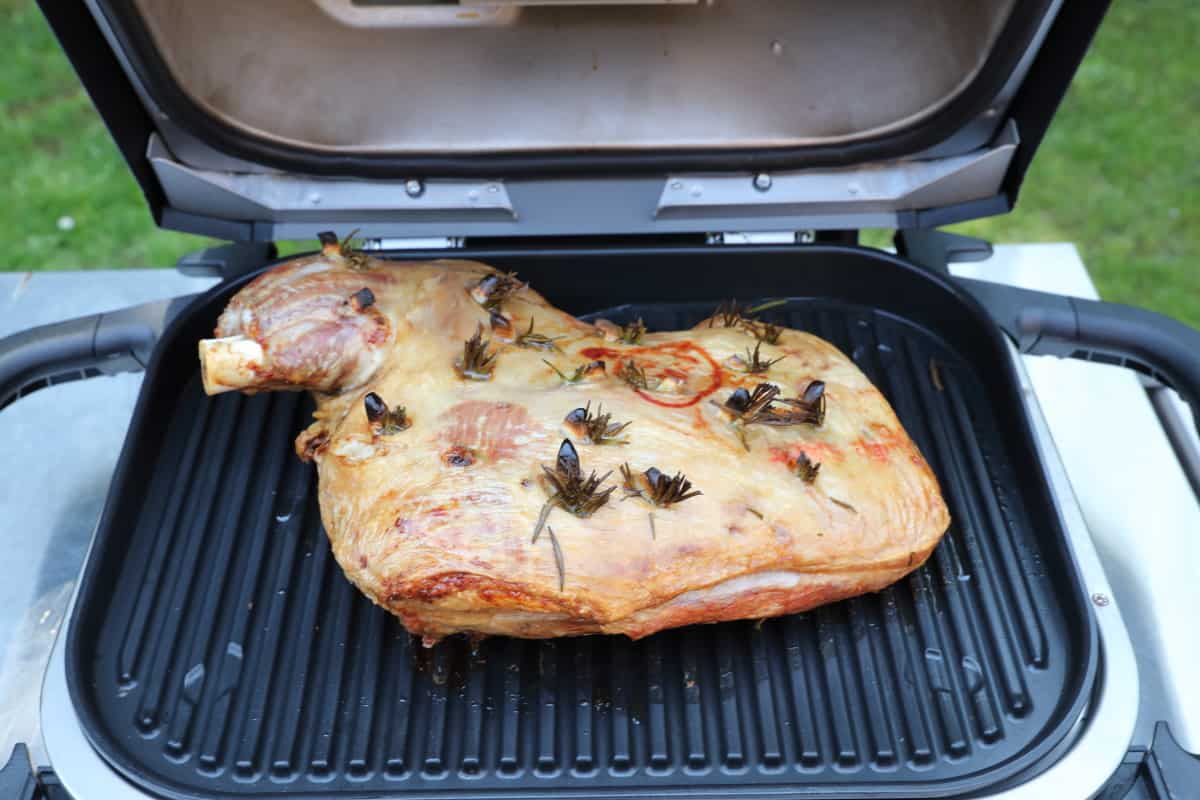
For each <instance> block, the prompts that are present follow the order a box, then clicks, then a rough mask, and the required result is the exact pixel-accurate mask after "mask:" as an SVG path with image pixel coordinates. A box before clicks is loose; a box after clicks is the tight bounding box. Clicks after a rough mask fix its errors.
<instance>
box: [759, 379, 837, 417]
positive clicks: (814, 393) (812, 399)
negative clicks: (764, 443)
mask: <svg viewBox="0 0 1200 800" xmlns="http://www.w3.org/2000/svg"><path fill="white" fill-rule="evenodd" d="M779 402H780V403H783V404H784V405H785V406H787V408H784V409H774V410H773V411H772V413H770V414H769V415H767V418H765V419H763V420H760V421H761V422H762V423H763V424H765V425H815V426H820V425H822V424H824V422H825V382H824V381H811V382H810V383H809V384H808V386H806V387H804V392H803V393H802V394H801V395H800V396H799V397H785V398H783V399H781V400H780V401H779Z"/></svg>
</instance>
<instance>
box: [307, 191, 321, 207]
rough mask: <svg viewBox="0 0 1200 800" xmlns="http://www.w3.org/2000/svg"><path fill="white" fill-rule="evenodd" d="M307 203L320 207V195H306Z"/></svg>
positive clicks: (311, 193) (314, 193)
mask: <svg viewBox="0 0 1200 800" xmlns="http://www.w3.org/2000/svg"><path fill="white" fill-rule="evenodd" d="M308 202H309V203H311V204H312V205H314V206H319V205H321V195H320V194H319V193H317V192H310V193H309V195H308Z"/></svg>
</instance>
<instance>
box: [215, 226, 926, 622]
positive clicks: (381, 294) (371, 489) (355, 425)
mask: <svg viewBox="0 0 1200 800" xmlns="http://www.w3.org/2000/svg"><path fill="white" fill-rule="evenodd" d="M215 335H216V337H217V338H214V339H206V340H204V341H202V342H201V343H200V360H201V365H202V370H203V379H204V388H205V390H206V391H207V392H208V393H209V394H216V393H218V392H224V391H230V390H241V391H246V392H254V391H262V390H268V389H307V390H310V391H311V392H313V395H314V397H315V398H316V403H317V410H316V413H315V415H314V416H315V422H313V424H312V425H311V426H309V428H308V429H307V430H305V431H304V432H303V433H301V434H300V436H299V438H298V439H297V440H296V451H297V454H298V455H299V457H301V458H304V459H311V460H312V461H315V462H316V465H317V469H318V474H319V487H320V488H319V492H320V498H319V499H320V506H321V516H322V520H323V521H324V524H325V529H326V531H327V532H328V534H329V539H330V541H331V543H332V547H333V552H334V555H335V556H336V558H337V560H338V563H339V564H340V565H341V567H342V569H343V570H344V571H345V573H346V575H347V577H349V579H350V580H351V581H353V582H354V583H355V584H356V585H357V586H358V587H359V588H360V589H361V590H362V591H363V592H364V593H365V594H366V595H367V596H368V597H370V598H371V599H372V600H374V601H375V602H376V603H378V604H379V605H381V606H383V607H384V608H386V609H388V610H389V611H391V612H392V613H394V614H396V615H397V616H398V617H399V618H400V619H401V620H402V621H403V623H404V625H405V626H406V627H407V628H408V629H409V630H411V631H413V632H414V633H417V634H420V635H422V636H424V637H425V639H426V641H435V640H437V639H438V638H440V637H442V636H446V635H448V634H451V633H456V632H469V633H474V634H504V635H511V636H522V637H534V638H540V637H551V636H562V635H571V634H586V633H598V632H603V633H624V634H627V635H629V636H632V637H641V636H646V635H648V634H650V633H653V632H655V631H658V630H662V629H663V628H670V627H675V626H680V625H688V624H693V623H701V622H716V621H720V620H730V619H743V618H758V617H770V616H775V615H778V614H784V613H789V612H797V611H803V610H805V609H809V608H812V607H814V606H817V605H821V604H823V603H828V602H831V601H834V600H838V599H841V598H845V597H850V596H853V595H857V594H862V593H864V592H870V591H875V590H878V589H881V588H883V587H885V586H887V585H888V584H890V583H892V582H894V581H895V580H897V579H898V578H900V577H901V576H903V575H905V574H906V573H908V572H909V571H911V570H913V569H915V568H916V567H917V566H919V565H920V564H921V563H922V562H924V561H925V559H926V558H927V557H928V555H929V553H930V551H931V550H932V549H933V547H934V546H935V545H936V544H937V543H938V540H939V539H940V538H941V536H942V534H943V533H944V532H945V530H946V527H947V525H948V522H949V515H948V513H947V510H946V506H945V503H944V502H943V500H942V497H941V494H940V492H939V490H938V485H937V482H936V480H935V478H934V476H933V474H932V473H931V472H930V470H929V467H928V466H927V465H926V463H925V460H924V459H923V458H922V456H921V453H920V452H918V450H917V448H916V446H915V445H914V444H913V442H912V441H911V440H910V439H909V437H908V435H907V434H906V433H905V432H904V430H903V429H902V428H901V426H900V423H899V422H898V421H897V419H896V416H895V414H894V413H893V412H892V409H891V408H890V407H889V406H888V404H887V401H886V400H885V399H884V398H883V396H882V395H881V394H880V393H879V391H878V390H877V389H876V388H875V387H874V386H872V385H871V383H870V382H869V381H868V380H867V378H866V377H865V376H864V375H863V374H862V373H861V372H860V371H859V370H858V369H857V368H856V367H855V366H854V364H853V363H852V362H851V361H850V360H849V359H847V358H846V357H845V356H844V355H843V354H842V353H840V352H839V351H838V350H837V349H836V348H835V347H833V346H832V345H830V344H829V343H827V342H825V341H823V340H821V339H819V338H817V337H816V336H813V335H811V334H808V333H803V332H800V331H795V330H788V329H782V328H778V327H775V326H770V325H766V324H764V323H761V322H756V321H754V320H751V319H748V318H747V317H746V316H745V315H744V314H743V313H742V312H741V311H740V310H739V309H737V308H736V307H731V306H726V307H725V308H723V309H721V312H720V313H718V314H715V315H714V316H713V317H712V318H711V319H709V320H706V321H705V322H703V323H701V324H700V325H699V326H697V327H696V328H694V329H692V330H689V331H680V332H669V333H666V332H647V331H646V330H645V326H643V325H641V324H640V323H634V324H631V325H626V326H619V325H615V324H612V323H599V324H596V325H591V324H587V323H584V322H581V321H580V320H577V319H575V318H574V317H572V316H570V315H568V314H566V313H564V312H562V311H559V310H557V309H555V308H554V307H552V306H551V305H549V304H548V303H547V302H546V301H545V300H544V299H543V298H542V297H541V296H539V295H538V294H537V293H536V291H534V290H533V289H532V288H530V287H529V286H527V285H525V284H524V283H523V282H521V281H520V280H519V278H517V277H516V276H513V275H508V274H505V273H502V272H499V271H497V270H495V269H493V268H491V267H489V266H486V265H484V264H480V263H476V262H470V261H451V260H447V261H436V262H421V263H403V262H385V261H379V260H375V259H372V258H370V257H367V256H366V255H364V254H362V253H359V252H355V251H353V250H351V249H350V248H349V247H347V246H346V245H344V244H341V245H339V244H338V243H337V241H336V239H334V238H332V237H326V240H325V248H324V251H323V252H322V253H320V254H318V255H314V256H309V257H303V258H298V259H295V260H292V261H289V262H286V263H284V264H281V265H280V266H277V267H275V268H274V269H272V270H270V271H268V272H266V273H264V274H263V275H261V276H259V277H258V278H257V279H256V280H254V281H253V282H251V283H250V284H248V285H247V286H246V287H245V288H243V289H242V290H241V291H240V292H238V293H237V295H235V296H234V297H233V299H232V300H231V301H230V303H229V306H228V307H227V308H226V310H225V312H224V313H223V314H222V315H221V317H220V319H219V321H218V323H217V327H216V332H215Z"/></svg>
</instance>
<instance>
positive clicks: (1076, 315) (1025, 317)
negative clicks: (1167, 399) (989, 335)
mask: <svg viewBox="0 0 1200 800" xmlns="http://www.w3.org/2000/svg"><path fill="white" fill-rule="evenodd" d="M957 280H958V283H959V284H961V285H962V286H963V288H965V289H967V290H968V291H969V292H970V293H971V294H973V295H974V296H975V298H976V299H977V300H979V302H980V303H982V304H983V307H984V308H986V309H987V310H988V312H989V313H990V314H991V315H992V317H993V318H994V319H995V320H996V323H997V324H998V325H999V326H1000V327H1001V328H1002V329H1003V330H1004V331H1005V332H1006V333H1008V335H1009V336H1011V337H1012V338H1013V339H1014V340H1015V341H1016V343H1017V347H1018V348H1019V349H1020V351H1021V352H1022V353H1029V354H1032V355H1049V356H1058V357H1060V358H1079V359H1083V360H1085V361H1096V362H1099V363H1101V364H1115V365H1117V366H1122V367H1128V368H1129V369H1133V370H1136V371H1138V372H1141V373H1142V374H1144V375H1149V376H1151V377H1152V378H1154V379H1155V380H1158V381H1159V382H1161V383H1163V384H1165V385H1167V386H1170V387H1171V388H1172V389H1174V390H1175V391H1177V392H1178V393H1179V396H1180V397H1182V398H1183V400H1184V401H1185V402H1186V403H1187V404H1188V405H1189V406H1191V409H1192V415H1193V416H1194V417H1195V420H1196V423H1197V431H1198V432H1200V331H1197V330H1195V329H1194V328H1190V327H1188V326H1187V325H1184V324H1183V323H1182V322H1178V321H1176V320H1173V319H1171V318H1170V317H1166V316H1163V315H1162V314H1156V313H1155V312H1153V311H1147V310H1146V309H1144V308H1135V307H1133V306H1126V305H1121V304H1119V303H1103V302H1098V301H1095V300H1084V299H1082V298H1078V297H1064V296H1062V295H1057V294H1049V293H1047V292H1035V291H1033V290H1030V289H1019V288H1017V287H1015V286H1006V285H1004V284H999V283H990V282H988V281H977V280H971V279H968V278H959V279H957Z"/></svg>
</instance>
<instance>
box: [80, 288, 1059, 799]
mask: <svg viewBox="0 0 1200 800" xmlns="http://www.w3.org/2000/svg"><path fill="white" fill-rule="evenodd" d="M703 310H704V311H707V307H706V308H705V309H703ZM627 313H628V315H629V316H634V315H635V313H636V316H642V317H644V318H645V319H646V322H647V324H648V325H649V326H650V327H651V329H655V328H660V329H662V328H672V327H685V326H688V325H691V324H694V323H695V321H696V320H697V319H699V318H700V309H692V308H687V309H684V310H682V311H681V310H679V309H678V308H666V309H664V308H662V307H647V308H637V309H628V310H627ZM609 318H612V319H615V320H617V321H621V314H620V313H618V314H615V315H612V314H610V315H609ZM775 320H776V321H778V322H782V323H785V324H788V325H790V326H792V327H797V328H800V329H806V330H812V331H814V332H816V333H818V334H820V335H822V336H824V337H825V338H827V339H829V340H831V341H833V342H834V343H835V344H837V345H838V346H839V347H841V348H842V349H843V350H844V351H845V352H846V353H848V354H851V355H852V357H853V358H854V360H855V361H856V362H857V363H858V364H859V366H860V367H862V368H863V369H864V371H866V372H867V373H868V375H869V376H870V377H871V378H872V379H873V380H874V381H875V382H876V384H877V385H878V386H879V387H880V388H881V389H882V390H883V391H884V393H885V394H886V395H887V396H888V397H889V399H890V400H891V401H892V403H893V404H894V406H895V408H896V411H897V413H898V414H899V416H900V417H901V419H902V421H903V423H904V424H905V426H906V428H907V429H908V431H909V432H910V433H911V434H912V436H913V438H914V439H915V440H916V441H917V443H918V444H919V445H920V447H921V450H922V452H923V453H924V454H925V455H926V457H927V458H928V460H929V462H930V464H931V466H932V467H933V469H934V471H935V472H936V473H937V475H938V476H939V479H940V481H941V483H942V486H943V488H944V491H945V493H946V497H947V500H948V502H949V504H950V509H951V514H952V516H953V519H954V525H953V527H952V529H951V531H950V533H949V535H948V536H947V537H946V539H945V540H944V542H943V543H942V544H941V545H940V546H939V547H938V548H937V549H936V551H935V553H934V556H933V557H932V558H931V559H930V561H929V563H928V564H927V565H926V566H925V567H923V568H922V569H920V570H918V571H917V572H915V573H914V574H912V575H911V576H910V577H909V578H907V579H905V580H904V581H901V582H900V583H898V584H896V585H895V586H892V587H890V588H888V589H886V590H885V591H883V592H881V593H879V594H877V595H872V596H867V597H860V598H856V599H853V600H850V601H847V602H843V603H840V604H837V605H833V606H827V607H824V608H821V609H818V610H816V611H814V612H811V613H807V614H800V615H794V616H790V617H785V618H780V619H773V620H768V621H765V622H763V623H761V624H753V623H732V624H723V625H719V626H698V627H691V628H685V629H680V630H674V631H667V632H664V633H662V634H659V635H656V636H653V637H651V638H649V639H647V640H645V641H642V642H630V641H628V640H627V639H625V638H622V637H588V638H579V639H562V640H554V641H543V642H538V641H520V640H509V639H488V640H486V641H484V642H482V643H480V644H479V645H477V646H476V647H474V648H472V646H471V645H469V644H468V643H467V642H466V641H463V640H449V641H446V642H444V643H442V644H440V645H439V646H438V647H436V648H433V649H432V650H426V649H423V648H422V647H420V646H419V644H415V643H414V642H413V641H412V640H411V639H410V637H409V636H408V635H407V634H406V633H405V632H404V630H403V629H402V628H401V627H400V625H399V624H398V622H397V621H396V620H394V619H393V618H391V617H390V616H389V615H387V614H385V613H384V612H382V611H380V610H379V609H377V608H375V607H374V606H373V605H372V604H371V603H370V602H368V601H367V600H366V599H364V598H363V597H361V596H360V595H359V594H358V593H357V591H356V590H354V589H353V588H352V587H351V585H350V584H349V583H348V582H347V581H346V580H345V579H344V578H343V576H342V574H341V572H340V571H339V570H338V568H337V565H336V564H335V563H334V561H333V558H332V556H331V554H330V552H329V547H328V544H327V541H326V538H325V536H324V533H323V531H322V529H321V526H320V514H319V510H318V508H317V504H316V491H315V489H316V486H315V476H314V472H313V470H312V469H311V468H310V467H309V466H307V465H304V464H302V463H300V462H299V461H298V460H297V459H296V458H295V457H294V455H293V453H292V447H291V441H292V438H293V437H294V436H295V435H296V433H297V432H298V431H299V430H301V429H302V428H303V426H304V425H305V424H306V423H307V420H308V417H309V414H310V412H311V404H310V403H309V402H308V401H307V400H306V399H304V398H302V397H301V396H300V395H297V394H289V393H279V394H270V395H259V396H256V397H253V398H243V397H241V396H237V395H223V396H221V397H219V398H216V399H206V398H203V397H202V396H201V393H200V389H199V381H198V378H196V379H193V381H192V382H191V384H189V385H188V386H187V387H186V388H185V389H184V390H183V392H182V394H181V398H180V400H179V404H178V407H177V408H176V410H175V416H174V417H173V419H174V420H175V421H176V424H173V425H171V426H170V427H169V428H168V429H167V434H166V437H165V439H164V441H163V442H162V443H161V448H160V450H159V452H160V455H159V460H158V462H157V465H156V467H155V469H154V471H153V478H152V480H151V481H150V485H149V486H148V487H146V492H145V497H146V498H147V500H146V503H145V505H144V506H143V507H142V509H141V511H140V516H139V518H138V520H137V524H136V528H135V529H134V530H133V533H132V536H131V538H130V544H129V548H128V557H127V558H126V559H125V560H124V562H123V565H122V566H121V567H120V569H121V570H122V574H121V575H120V578H119V581H118V585H119V586H121V587H123V588H122V591H120V592H118V593H117V595H116V596H115V597H114V599H113V600H112V603H111V607H110V608H109V609H108V611H107V617H106V625H105V626H104V632H102V633H101V634H99V641H100V642H101V644H102V645H103V646H97V647H96V651H95V652H96V658H95V660H94V661H93V662H92V663H91V669H92V670H93V673H92V675H91V676H90V677H89V678H88V680H92V681H94V683H95V686H96V689H95V692H96V693H97V695H98V696H99V697H100V701H99V705H100V708H101V711H102V717H103V719H104V722H105V725H106V726H107V731H108V732H109V733H110V734H111V737H112V738H111V739H110V741H109V744H110V745H113V746H114V749H115V750H116V752H117V754H118V758H117V760H118V762H119V761H120V760H121V758H128V759H131V760H134V759H136V760H137V761H139V762H140V763H141V764H143V765H144V769H145V770H148V771H149V773H150V774H151V775H152V777H153V779H154V780H156V781H158V783H156V784H155V785H156V786H157V787H158V790H159V791H161V792H163V793H165V794H167V795H180V796H182V795H185V794H187V793H188V792H193V793H201V792H216V791H223V792H228V793H230V794H234V795H236V794H242V795H266V796H292V795H305V794H309V795H318V794H319V795H326V794H336V793H337V792H339V791H345V792H351V793H360V794H361V793H374V792H383V793H389V792H392V793H396V794H405V793H409V792H418V793H425V792H429V793H432V792H435V791H438V792H440V791H450V790H452V791H453V792H454V793H456V795H472V794H480V795H486V794H488V793H489V792H494V791H496V790H498V789H515V788H519V789H521V791H523V792H534V793H536V792H539V791H544V792H546V793H547V794H558V793H570V792H571V790H574V789H578V790H587V791H589V792H600V793H603V792H605V791H618V790H637V791H647V790H651V789H658V788H662V789H668V788H672V787H675V788H681V787H685V786H690V787H692V788H696V787H703V786H707V787H710V788H712V787H716V788H714V791H716V790H718V789H719V788H720V787H725V790H724V791H726V792H729V791H732V789H733V787H735V786H752V785H756V786H760V787H768V786H771V787H776V788H777V789H778V788H782V787H789V786H790V787H796V788H798V789H799V788H804V790H805V791H808V792H812V791H814V790H819V789H820V787H822V786H827V785H829V786H832V785H834V784H841V785H844V782H845V781H846V780H848V779H851V778H853V780H854V781H856V783H855V786H857V787H858V788H859V789H862V788H864V787H867V786H870V787H871V788H872V791H876V792H877V793H878V795H879V796H897V797H900V796H922V797H925V796H933V795H934V794H935V792H934V791H931V788H930V787H931V786H932V785H933V784H931V783H930V779H931V776H935V777H936V779H937V780H938V781H940V782H941V783H939V784H937V786H940V787H942V788H943V789H944V790H945V791H947V792H948V791H951V790H952V789H954V788H955V783H954V781H955V780H956V779H967V778H969V777H970V776H972V775H974V774H976V773H978V772H979V771H981V770H984V771H987V770H995V769H996V765H997V764H998V763H1001V762H1003V761H1005V760H1013V761H1014V764H1016V763H1017V760H1018V759H1019V757H1022V756H1023V754H1025V753H1026V752H1028V751H1029V750H1030V748H1031V747H1033V746H1034V743H1035V742H1038V741H1041V740H1043V739H1044V738H1045V736H1046V732H1047V730H1048V729H1049V728H1051V727H1052V726H1054V725H1057V724H1058V723H1059V721H1060V720H1059V718H1058V717H1057V716H1056V715H1057V714H1058V713H1059V711H1060V709H1058V707H1057V703H1058V701H1059V699H1060V698H1061V697H1062V695H1063V693H1064V691H1065V684H1066V681H1067V679H1068V677H1067V676H1068V675H1070V674H1071V672H1072V670H1074V669H1076V665H1075V659H1076V658H1077V657H1078V654H1077V653H1074V652H1073V651H1072V650H1071V649H1070V643H1071V642H1072V641H1073V640H1072V638H1071V637H1070V636H1068V635H1067V633H1066V631H1065V622H1064V619H1063V613H1062V609H1061V605H1060V600H1059V597H1058V595H1057V594H1056V593H1055V590H1054V588H1053V587H1052V586H1051V585H1050V583H1049V581H1048V579H1047V577H1046V571H1045V569H1044V568H1042V567H1041V566H1040V565H1041V564H1042V562H1043V560H1044V559H1047V558H1051V557H1052V556H1051V555H1048V554H1046V553H1043V552H1042V551H1041V550H1040V547H1039V540H1038V537H1037V534H1036V531H1034V530H1033V529H1032V527H1031V526H1030V523H1029V521H1028V519H1027V517H1026V513H1025V511H1024V509H1023V507H1022V503H1021V501H1020V497H1021V490H1020V488H1019V484H1017V483H1016V482H1015V477H1014V475H1013V474H1012V473H1011V468H1010V466H1009V465H1008V463H1007V461H1006V458H1005V453H1004V448H1003V446H1002V443H1001V442H1000V441H999V438H998V434H997V431H996V430H995V429H994V427H993V426H992V423H990V422H989V417H988V416H987V415H986V414H985V413H983V412H985V411H986V409H987V407H988V406H987V399H986V398H985V397H984V396H983V394H982V388H981V386H980V384H979V383H978V381H977V380H976V379H975V377H974V376H973V374H972V372H971V369H970V367H969V366H968V365H967V364H966V363H965V362H963V361H961V360H960V359H958V358H957V357H956V356H955V355H954V353H953V352H952V351H951V350H949V349H948V348H946V347H945V346H944V345H942V344H939V343H938V342H937V341H936V340H934V339H933V338H932V337H930V336H929V335H928V334H926V333H924V332H923V331H921V330H920V329H917V328H915V327H913V326H911V325H909V324H908V323H905V322H901V321H899V320H896V319H894V318H891V317H887V316H886V315H883V314H881V313H877V312H871V311H868V310H861V309H857V308H853V307H843V306H835V305H831V304H820V305H818V304H817V303H809V302H805V303H795V304H793V305H792V306H791V307H789V308H788V309H786V310H781V311H779V312H778V313H776V314H775ZM142 779H143V780H147V781H149V780H150V779H149V778H146V777H145V773H143V777H142ZM939 791H940V789H939Z"/></svg>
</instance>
